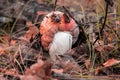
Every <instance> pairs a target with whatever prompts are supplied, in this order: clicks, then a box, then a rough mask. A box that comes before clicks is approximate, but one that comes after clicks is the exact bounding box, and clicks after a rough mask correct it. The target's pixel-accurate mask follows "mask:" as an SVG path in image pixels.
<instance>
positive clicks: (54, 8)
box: [53, 0, 57, 11]
mask: <svg viewBox="0 0 120 80" xmlns="http://www.w3.org/2000/svg"><path fill="white" fill-rule="evenodd" d="M56 6H57V0H55V4H54V7H53V10H54V11H55V10H56Z"/></svg>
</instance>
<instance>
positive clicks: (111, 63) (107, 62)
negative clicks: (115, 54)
mask: <svg viewBox="0 0 120 80" xmlns="http://www.w3.org/2000/svg"><path fill="white" fill-rule="evenodd" d="M119 63H120V61H119V60H116V59H114V58H112V59H109V60H108V61H106V62H105V63H104V64H103V66H104V67H110V66H113V65H116V64H119Z"/></svg>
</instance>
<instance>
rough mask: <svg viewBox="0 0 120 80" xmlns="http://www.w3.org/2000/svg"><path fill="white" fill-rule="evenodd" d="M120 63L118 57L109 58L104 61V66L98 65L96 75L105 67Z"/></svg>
mask: <svg viewBox="0 0 120 80" xmlns="http://www.w3.org/2000/svg"><path fill="white" fill-rule="evenodd" d="M119 63H120V60H117V59H114V58H112V59H109V60H107V61H106V62H105V63H103V65H102V66H98V67H97V68H96V70H95V75H97V74H98V73H99V72H100V70H102V69H104V68H107V67H110V66H113V65H116V64H119Z"/></svg>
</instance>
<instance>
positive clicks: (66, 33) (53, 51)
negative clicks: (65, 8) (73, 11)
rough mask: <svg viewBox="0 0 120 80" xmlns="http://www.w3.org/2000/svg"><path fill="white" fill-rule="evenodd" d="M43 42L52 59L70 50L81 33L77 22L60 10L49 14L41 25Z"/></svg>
mask: <svg viewBox="0 0 120 80" xmlns="http://www.w3.org/2000/svg"><path fill="white" fill-rule="evenodd" d="M40 33H41V35H42V37H41V43H42V46H43V47H44V49H46V50H49V54H50V57H51V59H53V60H55V59H56V56H58V55H63V54H64V53H65V52H66V51H68V50H70V49H71V47H72V44H74V43H75V41H76V40H77V37H78V35H79V29H78V27H77V24H76V22H75V21H74V20H73V19H72V18H71V17H69V16H68V15H66V14H64V13H63V12H60V11H53V12H51V13H49V14H47V15H46V16H45V17H44V19H43V21H42V22H41V25H40Z"/></svg>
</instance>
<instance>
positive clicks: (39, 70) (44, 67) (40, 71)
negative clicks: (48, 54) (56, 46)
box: [25, 61, 52, 80]
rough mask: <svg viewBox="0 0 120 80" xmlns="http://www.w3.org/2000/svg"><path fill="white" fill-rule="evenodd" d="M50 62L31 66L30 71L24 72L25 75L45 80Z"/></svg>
mask: <svg viewBox="0 0 120 80" xmlns="http://www.w3.org/2000/svg"><path fill="white" fill-rule="evenodd" d="M51 66H52V64H51V62H50V61H40V62H38V63H35V64H33V65H32V66H31V67H30V69H27V70H26V71H25V75H33V76H37V77H39V78H41V79H43V80H47V78H48V76H50V73H51Z"/></svg>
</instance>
